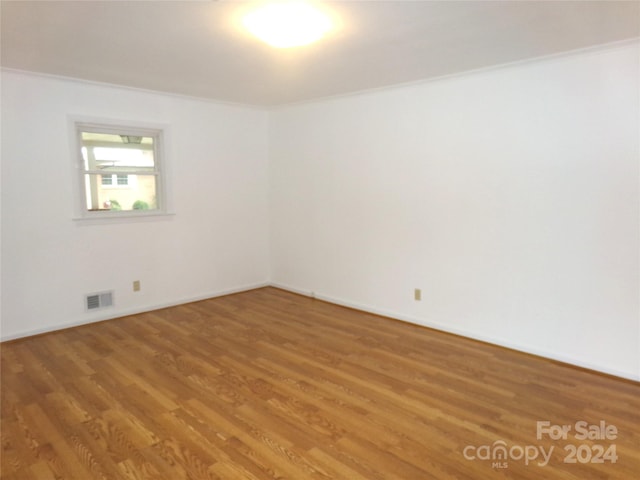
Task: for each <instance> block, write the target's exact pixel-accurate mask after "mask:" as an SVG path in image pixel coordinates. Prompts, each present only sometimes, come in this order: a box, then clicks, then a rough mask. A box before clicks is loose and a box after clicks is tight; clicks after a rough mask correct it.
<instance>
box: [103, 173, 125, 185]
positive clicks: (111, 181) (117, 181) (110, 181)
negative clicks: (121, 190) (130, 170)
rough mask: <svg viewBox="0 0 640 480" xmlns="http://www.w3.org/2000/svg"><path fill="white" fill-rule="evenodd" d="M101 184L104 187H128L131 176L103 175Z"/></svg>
mask: <svg viewBox="0 0 640 480" xmlns="http://www.w3.org/2000/svg"><path fill="white" fill-rule="evenodd" d="M101 184H102V186H104V187H109V186H115V187H123V186H124V187H127V186H129V175H102V179H101Z"/></svg>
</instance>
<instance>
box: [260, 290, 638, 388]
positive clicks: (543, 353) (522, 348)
mask: <svg viewBox="0 0 640 480" xmlns="http://www.w3.org/2000/svg"><path fill="white" fill-rule="evenodd" d="M271 286H273V287H276V288H281V289H282V290H287V291H289V292H292V293H297V294H299V295H305V296H307V297H312V298H317V299H318V300H322V301H325V302H329V303H333V304H336V305H341V306H343V307H348V308H353V309H355V310H361V311H363V312H367V313H373V314H375V315H381V316H383V317H389V318H392V319H394V320H400V321H403V322H407V323H412V324H415V325H421V326H423V327H427V328H433V329H434V330H439V331H442V332H446V333H452V334H454V335H459V336H461V337H466V338H471V339H473V340H479V341H481V342H485V343H490V344H492V345H497V346H500V347H505V348H508V349H511V350H516V351H518V352H523V353H528V354H531V355H536V356H538V357H544V358H547V359H549V360H554V361H558V362H562V363H567V364H569V365H574V366H576V367H580V368H586V369H588V370H594V371H596V372H600V373H605V374H607V375H613V376H615V377H620V378H625V379H627V380H634V381H640V372H638V373H637V374H633V373H630V372H624V371H620V370H616V369H611V368H608V367H603V366H602V365H597V364H593V363H589V362H584V361H582V360H579V359H575V358H573V357H570V356H567V355H562V354H558V353H556V352H550V351H547V350H542V349H538V348H535V347H531V346H529V345H522V344H518V343H514V342H511V341H509V340H507V339H504V338H496V337H491V336H486V335H478V334H477V333H476V332H470V331H468V330H464V329H459V328H452V327H451V326H449V325H444V324H440V323H436V322H430V321H428V320H425V319H423V318H418V317H412V316H409V315H404V314H401V313H398V312H394V311H390V310H383V309H379V308H376V307H372V306H370V305H365V304H360V303H356V302H352V301H349V300H345V299H342V298H338V297H332V296H330V295H324V294H322V293H318V292H313V291H311V290H303V289H299V288H296V287H291V286H289V285H285V284H281V283H277V282H274V283H271Z"/></svg>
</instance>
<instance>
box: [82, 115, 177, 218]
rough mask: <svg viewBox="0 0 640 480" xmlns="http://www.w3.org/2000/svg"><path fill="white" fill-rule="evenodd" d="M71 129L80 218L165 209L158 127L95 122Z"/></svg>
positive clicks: (160, 142) (160, 134)
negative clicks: (76, 153)
mask: <svg viewBox="0 0 640 480" xmlns="http://www.w3.org/2000/svg"><path fill="white" fill-rule="evenodd" d="M75 127H76V134H77V139H78V149H79V152H80V157H79V158H80V172H81V183H80V185H81V199H82V202H81V203H82V208H81V209H82V212H81V216H82V217H84V218H87V217H89V218H100V217H102V218H105V217H107V218H108V217H113V216H123V215H124V216H135V215H141V214H154V213H165V210H166V207H165V199H164V198H163V195H162V192H163V189H162V186H163V176H162V173H163V172H162V170H161V165H162V163H161V158H160V155H161V144H162V130H160V129H147V128H137V127H125V126H114V125H102V124H95V123H76V124H75ZM143 211H144V212H143Z"/></svg>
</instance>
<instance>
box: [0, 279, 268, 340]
mask: <svg viewBox="0 0 640 480" xmlns="http://www.w3.org/2000/svg"><path fill="white" fill-rule="evenodd" d="M269 285H271V284H270V283H269V282H261V283H254V284H250V285H244V286H240V287H234V288H229V289H225V290H218V291H215V292H210V293H205V294H202V295H196V296H193V297H185V298H180V299H177V300H172V301H170V302H166V303H161V304H154V305H145V306H140V307H136V308H130V309H123V310H111V311H109V313H106V312H105V313H104V314H103V315H99V316H92V317H91V318H84V319H80V320H77V321H74V322H68V323H61V324H57V325H53V326H50V327H45V328H38V329H34V330H25V331H22V332H17V333H12V334H9V335H0V341H2V342H6V341H9V340H16V339H18V338H24V337H31V336H33V335H40V334H43V333H49V332H55V331H56V330H63V329H65V328H71V327H79V326H81V325H88V324H91V323H97V322H103V321H105V320H113V319H116V318H120V317H126V316H127V315H135V314H138V313H146V312H152V311H154V310H160V309H162V308H167V307H175V306H177V305H184V304H186V303H192V302H199V301H200V300H207V299H209V298H216V297H223V296H225V295H232V294H234V293H241V292H246V291H249V290H255V289H256V288H262V287H268V286H269Z"/></svg>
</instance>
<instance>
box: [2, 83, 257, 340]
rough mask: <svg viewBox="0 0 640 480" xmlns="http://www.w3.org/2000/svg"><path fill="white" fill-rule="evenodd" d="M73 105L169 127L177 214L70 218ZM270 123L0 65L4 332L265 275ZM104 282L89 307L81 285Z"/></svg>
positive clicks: (95, 287)
mask: <svg viewBox="0 0 640 480" xmlns="http://www.w3.org/2000/svg"><path fill="white" fill-rule="evenodd" d="M68 115H80V116H91V117H104V118H111V119H119V120H124V121H127V120H129V121H132V122H151V123H160V124H166V125H169V127H170V139H169V140H170V143H169V159H168V160H169V161H170V167H171V176H170V178H169V182H170V186H171V187H172V192H173V200H174V202H173V204H174V211H175V215H174V216H171V217H169V218H165V219H161V220H157V219H156V220H149V221H141V222H136V223H117V224H107V225H104V224H103V225H81V224H79V222H77V221H74V220H72V218H73V216H74V209H73V193H74V189H75V188H76V187H77V186H76V183H75V177H73V175H72V168H71V165H72V163H71V162H72V155H73V154H72V152H71V145H70V134H69V123H68ZM267 122H268V115H267V113H266V112H264V111H261V110H257V109H250V108H240V107H235V106H226V105H220V104H215V103H210V102H204V101H200V100H191V99H187V98H181V97H174V96H169V95H159V94H153V93H147V92H141V91H135V90H129V89H119V88H112V87H107V86H101V85H94V84H87V83H81V82H74V81H68V80H62V79H54V78H48V77H41V76H34V75H28V74H22V73H17V72H11V71H4V72H3V73H2V288H3V301H2V338H3V339H7V338H15V337H18V336H22V335H26V334H30V333H35V332H41V331H47V330H51V329H56V328H61V327H63V326H66V325H71V324H76V323H84V322H88V321H93V320H97V319H100V318H104V317H113V316H118V315H121V314H123V313H128V312H133V311H140V310H147V309H152V308H155V307H158V306H162V305H167V304H173V303H181V302H184V301H187V300H191V299H194V298H202V297H208V296H213V295H216V294H218V293H222V292H227V291H230V290H237V289H245V288H250V287H252V286H255V285H263V284H265V283H266V282H268V278H269V272H268V267H269V265H268V244H267V242H268V233H267V228H268V219H267V215H268V207H267V179H268V172H267V168H268V162H267V132H268V129H267ZM133 280H140V281H141V284H142V290H141V291H140V292H139V293H134V292H133V291H132V281H133ZM111 289H113V290H114V291H115V300H116V305H115V307H114V308H112V309H110V310H103V311H99V312H92V313H91V314H89V313H86V312H85V311H84V303H83V302H84V294H86V293H92V292H96V291H102V290H111Z"/></svg>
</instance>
